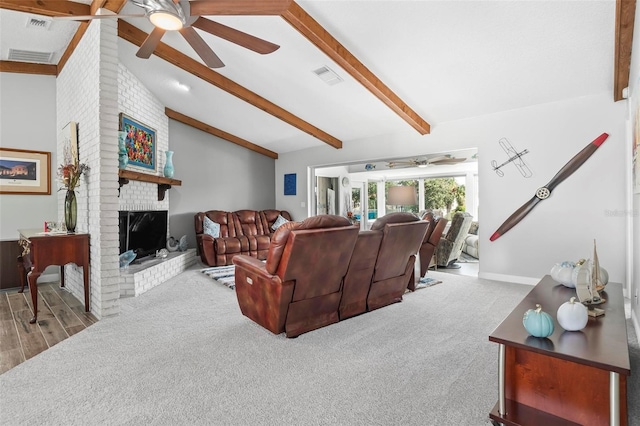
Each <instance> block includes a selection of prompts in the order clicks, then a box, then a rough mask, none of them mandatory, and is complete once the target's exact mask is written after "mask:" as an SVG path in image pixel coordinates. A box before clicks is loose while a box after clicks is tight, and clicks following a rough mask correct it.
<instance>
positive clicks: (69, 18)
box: [52, 15, 146, 21]
mask: <svg viewBox="0 0 640 426" xmlns="http://www.w3.org/2000/svg"><path fill="white" fill-rule="evenodd" d="M145 16H146V15H69V16H53V17H52V19H55V20H56V21H88V20H90V19H105V18H144V17H145Z"/></svg>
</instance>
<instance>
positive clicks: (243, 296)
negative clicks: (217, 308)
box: [233, 215, 358, 337]
mask: <svg viewBox="0 0 640 426" xmlns="http://www.w3.org/2000/svg"><path fill="white" fill-rule="evenodd" d="M357 238H358V228H357V227H356V226H353V225H351V222H350V221H349V220H348V219H347V218H345V217H341V216H334V215H319V216H313V217H309V218H307V219H305V220H303V221H302V222H289V223H285V224H284V225H282V226H281V227H280V228H278V230H277V231H276V232H275V234H274V235H273V237H272V239H271V245H270V246H269V249H268V253H267V259H266V262H261V261H260V260H258V259H257V258H255V257H252V256H247V255H237V256H235V257H233V263H234V264H235V265H236V275H235V283H236V296H237V298H238V304H239V305H240V310H241V311H242V314H243V315H245V316H247V317H248V318H250V319H251V320H253V321H254V322H256V323H258V324H260V325H261V326H262V327H264V328H266V329H268V330H269V331H271V332H272V333H275V334H279V333H282V332H283V331H284V332H285V333H286V335H287V337H296V336H298V335H300V334H302V333H305V332H307V331H311V330H315V329H317V328H320V327H324V326H326V325H329V324H333V323H336V322H338V321H339V315H338V311H339V308H340V300H341V299H342V290H343V279H344V276H345V274H346V273H347V268H348V267H349V262H350V260H351V256H352V253H353V250H354V247H355V245H356V240H357Z"/></svg>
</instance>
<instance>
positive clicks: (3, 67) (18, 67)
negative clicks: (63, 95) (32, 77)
mask: <svg viewBox="0 0 640 426" xmlns="http://www.w3.org/2000/svg"><path fill="white" fill-rule="evenodd" d="M0 72H15V73H19V74H41V75H58V69H57V67H56V66H55V65H53V64H34V63H31V62H15V61H0Z"/></svg>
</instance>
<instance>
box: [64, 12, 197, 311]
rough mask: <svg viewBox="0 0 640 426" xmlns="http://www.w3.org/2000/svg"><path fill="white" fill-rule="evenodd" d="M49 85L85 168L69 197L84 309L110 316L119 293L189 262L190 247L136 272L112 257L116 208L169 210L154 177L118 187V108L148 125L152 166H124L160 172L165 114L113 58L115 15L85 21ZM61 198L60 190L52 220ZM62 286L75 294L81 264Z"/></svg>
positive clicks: (165, 138)
mask: <svg viewBox="0 0 640 426" xmlns="http://www.w3.org/2000/svg"><path fill="white" fill-rule="evenodd" d="M56 92H57V94H56V107H57V114H58V115H57V127H58V129H62V128H64V127H65V125H66V124H67V123H68V122H70V121H75V122H77V123H78V133H79V150H78V152H79V156H80V162H81V163H86V164H87V165H88V166H89V167H90V170H89V172H88V173H87V174H86V179H84V180H83V181H82V182H81V185H80V187H79V188H78V191H77V196H78V231H79V232H89V233H90V234H91V239H90V244H91V248H90V256H91V271H90V287H91V295H90V304H91V312H92V313H93V314H94V315H95V316H96V317H98V318H103V317H106V316H111V315H117V314H118V313H119V312H120V303H119V299H120V297H122V296H130V295H137V294H141V293H142V292H144V291H146V290H148V289H150V288H152V287H153V286H155V285H158V284H160V283H162V282H163V281H165V280H166V279H168V278H170V277H171V276H173V275H176V274H177V273H179V272H181V271H182V270H184V269H186V268H187V267H188V266H189V265H191V264H193V263H194V262H195V250H193V249H192V250H190V251H187V252H183V253H178V254H174V255H173V256H172V257H171V258H168V259H165V260H164V261H162V262H156V263H154V264H153V265H147V267H146V268H145V271H143V272H141V271H138V272H141V275H140V276H138V275H137V273H135V274H132V273H131V271H127V272H124V271H122V270H120V268H119V264H118V256H119V244H118V241H119V239H118V211H119V210H169V197H170V196H171V195H170V193H171V190H169V191H167V192H166V195H165V198H164V200H162V201H159V200H158V186H157V184H154V183H148V182H138V181H130V182H129V183H128V184H126V185H124V186H122V188H120V191H118V189H119V183H118V125H119V123H118V120H119V113H121V112H122V113H125V114H126V115H128V116H129V117H132V118H134V119H135V120H137V121H139V122H141V123H143V124H145V125H147V126H148V127H151V128H153V129H155V130H156V136H157V144H156V145H157V146H156V166H155V170H148V169H140V168H136V167H132V166H128V167H127V169H130V170H135V171H138V172H142V173H149V174H155V175H161V174H162V169H163V167H164V162H165V154H164V151H166V150H168V149H169V139H168V138H169V120H168V118H167V117H166V115H165V114H164V105H162V104H161V103H160V102H159V101H158V99H156V98H155V97H154V96H153V95H152V94H151V92H149V90H147V89H146V88H145V87H144V86H143V85H142V84H141V83H140V82H139V80H138V79H137V78H136V77H135V76H134V75H133V74H132V73H131V72H129V70H128V69H127V68H125V67H124V66H123V65H122V64H120V63H119V61H118V35H117V21H115V20H94V21H91V23H90V24H89V27H88V29H87V31H86V33H85V34H84V36H83V37H82V39H81V41H80V43H79V44H78V46H77V48H76V49H75V51H74V53H73V54H72V55H71V57H70V58H69V60H68V61H67V63H66V64H65V66H64V68H63V70H62V72H61V73H60V74H59V75H58V77H57V79H56ZM63 140H64V138H63V135H61V134H60V135H58V137H57V141H58V147H57V159H52V165H53V164H56V167H57V164H60V162H61V159H62V158H63V157H62V152H63ZM178 178H179V177H178ZM63 200H64V192H62V191H61V192H60V193H59V196H58V203H59V204H58V215H59V217H58V219H59V220H61V219H62V214H63V213H62V212H63V210H64V209H63ZM167 233H168V234H169V230H168V231H167ZM175 237H176V238H179V237H180V235H176V236H175ZM172 274H173V275H172ZM132 280H133V282H134V284H135V282H136V280H137V281H138V282H139V288H137V289H136V288H135V287H133V288H131V286H130V284H131V281H132ZM65 285H66V287H67V289H69V290H70V291H71V292H72V293H73V294H74V295H75V296H76V297H77V298H78V299H80V300H83V298H84V296H83V286H82V271H78V270H76V268H74V267H72V266H67V267H66V269H65Z"/></svg>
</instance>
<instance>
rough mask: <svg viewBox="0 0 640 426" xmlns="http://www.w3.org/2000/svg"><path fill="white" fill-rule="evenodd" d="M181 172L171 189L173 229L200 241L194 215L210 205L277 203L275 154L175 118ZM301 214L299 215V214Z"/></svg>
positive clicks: (172, 133)
mask: <svg viewBox="0 0 640 426" xmlns="http://www.w3.org/2000/svg"><path fill="white" fill-rule="evenodd" d="M169 141H170V142H169V146H170V147H171V150H172V151H174V155H173V165H174V168H175V178H176V179H180V180H181V181H182V186H176V187H173V188H172V189H170V190H169V193H170V197H169V232H170V234H171V235H172V236H173V237H175V238H180V237H181V236H182V235H187V240H188V242H189V247H195V246H196V239H195V231H194V225H193V223H194V222H193V217H194V215H195V214H196V213H197V212H200V211H207V210H224V211H235V210H241V209H252V210H264V209H273V208H275V184H274V181H275V160H274V159H272V158H269V157H266V156H264V155H261V154H258V153H256V152H253V151H250V150H248V149H246V148H242V147H240V146H238V145H235V144H232V143H230V142H227V141H225V140H222V139H220V138H217V137H215V136H212V135H210V134H208V133H205V132H202V131H200V130H198V129H195V128H193V127H191V126H187V125H185V124H182V123H180V122H178V121H175V120H169ZM294 218H295V216H294Z"/></svg>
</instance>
